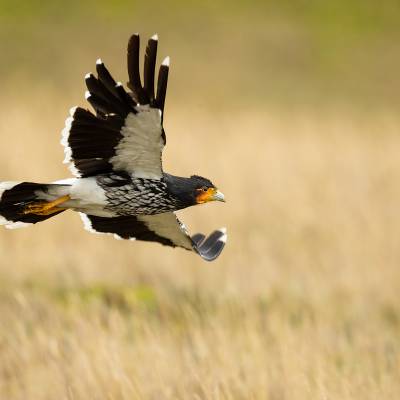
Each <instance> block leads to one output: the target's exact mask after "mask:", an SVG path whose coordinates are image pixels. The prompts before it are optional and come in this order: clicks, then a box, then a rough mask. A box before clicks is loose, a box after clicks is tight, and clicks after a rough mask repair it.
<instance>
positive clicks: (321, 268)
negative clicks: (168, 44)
mask: <svg viewBox="0 0 400 400" xmlns="http://www.w3.org/2000/svg"><path fill="white" fill-rule="evenodd" d="M40 96H41V97H40ZM44 107H45V108H46V109H45V110H44V109H43V108H44ZM50 107H51V110H50ZM66 109H67V104H66V101H65V100H63V101H61V100H60V98H59V97H57V96H56V95H53V94H52V92H51V90H46V91H43V93H39V98H38V97H37V96H36V97H35V98H31V97H29V95H26V96H24V97H23V98H22V99H21V98H18V99H14V98H11V99H7V101H3V104H2V118H1V121H0V131H1V132H2V136H1V137H0V170H1V171H2V173H1V175H2V178H3V179H5V180H12V179H20V178H22V179H27V180H40V181H51V180H55V179H58V178H62V177H64V176H66V170H65V168H63V166H62V165H61V163H60V160H61V159H62V149H61V147H60V146H59V144H58V141H59V131H60V130H61V128H62V124H63V119H64V117H65V110H66ZM43 113H46V115H47V116H46V117H45V118H43V117H42V115H43ZM166 128H167V134H168V146H167V148H166V151H165V167H166V170H168V171H171V172H174V173H182V174H190V173H193V172H195V173H200V174H203V175H205V176H208V177H210V178H212V179H213V181H215V183H216V184H218V185H219V187H220V188H221V190H223V191H224V192H225V194H226V196H227V199H228V202H227V203H226V204H212V205H207V206H203V207H197V208H194V209H190V210H187V211H184V212H183V213H182V218H183V219H184V221H185V223H186V224H187V225H188V226H189V227H190V229H191V230H192V232H195V231H197V230H200V231H205V232H208V231H210V230H212V229H214V228H218V227H220V226H223V225H226V226H227V228H228V232H229V242H228V245H227V247H226V250H225V252H224V253H223V254H222V255H221V257H220V258H219V260H218V261H216V262H215V263H211V264H207V263H205V262H203V261H202V260H200V259H199V257H196V256H195V255H193V254H190V253H189V252H185V251H183V250H172V249H168V248H164V247H162V246H159V245H157V244H154V245H151V244H146V243H129V242H122V241H115V240H113V239H112V238H111V237H105V236H95V235H90V234H89V233H87V232H85V231H83V229H82V227H81V222H80V220H79V217H78V216H76V215H73V213H64V214H63V215H60V216H58V217H56V218H54V219H53V220H51V221H49V222H47V223H43V224H40V225H37V226H35V227H33V228H29V229H25V230H16V231H8V230H1V231H0V252H1V255H2V256H1V258H0V279H1V284H0V316H1V320H0V321H1V324H0V398H1V399H7V400H14V399H34V400H42V399H43V400H44V399H82V400H87V399H157V400H158V399H196V400H197V399H215V400H219V399H272V400H279V399H290V400H296V399H307V400H312V399H341V400H347V399H349V400H350V399H363V400H368V399H398V398H399V396H400V372H399V371H400V343H399V337H400V336H399V335H400V305H399V300H398V299H399V292H400V272H399V271H400V269H399V259H400V246H399V245H398V240H399V237H400V224H399V222H398V220H397V217H398V209H399V204H400V184H399V182H400V158H399V157H398V149H399V146H400V139H399V136H398V131H399V128H400V119H399V118H398V116H396V115H394V114H391V113H388V114H387V115H384V114H380V115H375V116H372V115H367V114H365V115H361V114H358V115H357V114H353V113H351V112H343V111H341V112H339V111H337V112H333V111H331V112H328V111H321V112H317V111H310V110H308V111H306V110H305V111H297V112H292V113H290V112H288V111H285V112H284V111H277V110H273V109H268V110H257V109H255V110H251V111H250V110H246V109H245V110H242V112H240V113H237V114H235V116H234V117H233V116H232V115H231V114H229V113H228V112H214V110H202V111H199V110H194V109H190V108H188V107H182V105H181V104H180V105H178V104H176V105H174V104H168V115H167V118H166Z"/></svg>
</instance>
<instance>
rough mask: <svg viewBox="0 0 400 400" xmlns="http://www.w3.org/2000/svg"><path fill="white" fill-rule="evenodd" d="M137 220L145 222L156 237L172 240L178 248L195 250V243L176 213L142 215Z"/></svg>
mask: <svg viewBox="0 0 400 400" xmlns="http://www.w3.org/2000/svg"><path fill="white" fill-rule="evenodd" d="M137 219H138V220H139V221H142V222H144V223H145V224H146V225H147V227H148V228H149V229H150V230H152V231H153V232H154V233H155V234H156V235H158V236H161V237H164V238H166V239H169V240H171V242H173V243H174V244H175V245H176V246H179V247H183V248H185V249H187V250H193V243H192V240H191V239H190V236H189V234H188V232H187V230H186V227H185V225H184V224H182V222H180V221H179V220H178V218H177V217H176V215H175V214H174V213H170V212H168V213H163V214H156V215H140V216H138V217H137Z"/></svg>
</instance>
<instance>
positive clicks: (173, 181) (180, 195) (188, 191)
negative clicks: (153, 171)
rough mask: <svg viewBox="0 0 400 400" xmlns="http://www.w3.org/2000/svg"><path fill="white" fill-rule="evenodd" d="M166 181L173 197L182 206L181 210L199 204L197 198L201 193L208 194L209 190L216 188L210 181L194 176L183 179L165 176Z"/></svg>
mask: <svg viewBox="0 0 400 400" xmlns="http://www.w3.org/2000/svg"><path fill="white" fill-rule="evenodd" d="M164 180H165V182H166V184H167V187H168V190H169V192H170V193H171V195H172V196H173V197H175V198H176V199H178V200H179V202H180V203H181V204H182V207H181V208H185V207H189V206H193V205H195V204H198V200H197V197H198V194H199V192H201V191H204V192H207V190H209V189H214V188H215V186H214V184H213V183H212V182H211V181H210V180H209V179H207V178H203V177H201V176H198V175H192V176H191V177H190V178H183V177H180V176H174V175H170V174H164Z"/></svg>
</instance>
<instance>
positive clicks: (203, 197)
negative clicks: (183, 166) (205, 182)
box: [196, 188, 217, 204]
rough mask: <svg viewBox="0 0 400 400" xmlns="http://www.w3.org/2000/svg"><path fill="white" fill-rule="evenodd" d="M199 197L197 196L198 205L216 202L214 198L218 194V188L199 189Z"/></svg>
mask: <svg viewBox="0 0 400 400" xmlns="http://www.w3.org/2000/svg"><path fill="white" fill-rule="evenodd" d="M197 193H198V195H197V196H196V202H197V204H203V203H207V202H209V201H213V200H215V198H214V196H215V194H216V193H217V189H216V188H208V189H197Z"/></svg>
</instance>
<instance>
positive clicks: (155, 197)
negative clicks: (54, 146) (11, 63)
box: [0, 34, 227, 261]
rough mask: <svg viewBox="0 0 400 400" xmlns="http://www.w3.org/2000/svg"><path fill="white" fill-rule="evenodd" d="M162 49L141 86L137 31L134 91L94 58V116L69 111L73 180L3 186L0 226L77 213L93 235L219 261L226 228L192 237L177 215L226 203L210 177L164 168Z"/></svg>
mask: <svg viewBox="0 0 400 400" xmlns="http://www.w3.org/2000/svg"><path fill="white" fill-rule="evenodd" d="M157 45H158V37H157V35H154V36H152V37H151V38H150V40H149V41H148V44H147V48H146V53H145V56H144V68H143V72H144V75H143V85H142V80H141V77H140V73H139V47H140V39H139V35H138V34H134V35H132V36H131V38H130V40H129V43H128V54H127V59H128V76H129V81H128V83H127V87H128V88H129V90H126V89H124V87H123V85H122V84H121V83H120V82H116V81H115V80H114V78H113V77H112V76H111V74H110V73H109V71H108V70H107V68H106V67H105V65H104V63H103V62H102V61H101V60H100V59H99V60H97V62H96V72H97V76H95V75H94V74H92V73H89V74H87V75H86V76H85V82H86V86H87V91H86V95H85V97H86V100H87V101H88V102H89V103H90V105H91V106H92V107H93V109H94V113H93V112H91V111H90V110H88V109H85V108H81V107H74V108H72V109H71V110H70V117H69V118H67V120H66V122H65V128H64V130H63V132H62V139H61V143H62V145H63V146H64V151H65V160H64V163H68V164H70V170H71V172H72V173H73V175H74V176H75V178H69V179H64V180H60V181H56V182H53V183H49V184H43V183H33V182H1V183H0V224H2V225H5V226H6V227H7V228H19V227H25V226H28V225H31V224H35V223H37V222H41V221H45V220H46V219H48V218H51V217H53V216H55V215H57V214H60V213H62V212H63V211H65V210H73V211H77V212H79V213H80V215H81V217H82V219H83V222H84V226H85V228H86V229H87V230H89V231H90V232H94V233H111V234H114V235H115V237H116V238H121V239H132V240H135V239H136V240H144V241H149V242H158V243H161V244H163V245H166V246H172V247H182V248H184V249H186V250H190V251H194V252H195V253H197V254H199V255H200V256H201V257H202V258H203V259H204V260H207V261H212V260H214V259H216V258H217V257H218V256H219V254H220V253H221V251H222V249H223V248H224V245H225V243H226V239H227V234H226V230H225V229H224V228H222V229H219V230H215V231H214V232H212V233H211V234H210V235H209V236H208V237H206V235H203V234H201V233H197V234H195V235H193V236H190V234H189V232H188V231H187V229H186V227H185V226H184V224H183V223H182V222H180V221H179V220H178V218H177V217H176V215H175V211H177V210H181V209H184V208H186V207H190V206H193V205H196V204H203V203H207V202H210V201H225V200H224V195H223V194H222V193H221V192H220V191H219V190H218V189H217V188H216V186H215V185H214V184H213V183H212V182H211V181H210V180H209V179H206V178H203V177H201V176H198V175H192V176H191V177H189V178H184V177H178V176H174V175H171V174H168V173H166V172H164V171H163V168H162V160H161V155H162V150H163V148H164V146H165V143H166V135H165V131H164V128H163V119H164V104H165V96H166V91H167V82H168V72H169V57H167V58H165V60H164V61H163V62H162V63H161V65H160V68H159V73H158V80H157V89H156V90H155V69H156V56H157Z"/></svg>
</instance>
